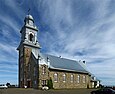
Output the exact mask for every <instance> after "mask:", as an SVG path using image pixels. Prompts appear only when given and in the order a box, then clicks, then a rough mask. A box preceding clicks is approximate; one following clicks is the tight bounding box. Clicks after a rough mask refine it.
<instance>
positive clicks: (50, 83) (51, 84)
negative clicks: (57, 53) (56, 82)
mask: <svg viewBox="0 0 115 94" xmlns="http://www.w3.org/2000/svg"><path fill="white" fill-rule="evenodd" d="M47 86H48V87H49V89H53V83H52V79H51V77H50V79H49V80H48V82H47Z"/></svg>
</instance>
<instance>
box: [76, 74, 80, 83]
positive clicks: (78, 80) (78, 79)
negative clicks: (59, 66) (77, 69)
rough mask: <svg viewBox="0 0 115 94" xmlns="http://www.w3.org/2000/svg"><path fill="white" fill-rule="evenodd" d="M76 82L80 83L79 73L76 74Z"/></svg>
mask: <svg viewBox="0 0 115 94" xmlns="http://www.w3.org/2000/svg"><path fill="white" fill-rule="evenodd" d="M77 83H80V75H78V76H77Z"/></svg>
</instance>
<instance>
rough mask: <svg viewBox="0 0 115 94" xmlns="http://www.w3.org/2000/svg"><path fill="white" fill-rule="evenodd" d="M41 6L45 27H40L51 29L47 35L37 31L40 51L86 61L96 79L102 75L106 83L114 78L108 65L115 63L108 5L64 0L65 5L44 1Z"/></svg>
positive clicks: (114, 22)
mask: <svg viewBox="0 0 115 94" xmlns="http://www.w3.org/2000/svg"><path fill="white" fill-rule="evenodd" d="M83 2H85V4H84V3H83ZM40 4H41V5H39V6H38V10H39V8H40V9H41V11H43V12H42V13H41V19H42V21H43V23H44V24H41V25H45V26H48V27H49V28H50V31H48V30H47V31H46V32H45V31H44V32H43V33H42V31H43V30H41V31H40V33H41V34H40V35H41V36H42V39H44V40H42V39H41V40H40V41H42V42H41V44H42V45H43V47H45V48H47V47H48V49H47V53H50V54H53V55H57V56H60V55H62V57H67V58H71V59H73V58H74V59H76V60H79V59H83V60H86V62H87V63H88V66H89V67H90V68H91V71H93V72H94V74H96V75H97V76H98V77H99V78H102V77H103V75H102V74H103V73H104V74H105V75H106V78H107V77H108V76H109V78H108V79H109V80H111V79H110V78H111V77H112V78H115V75H114V72H112V71H114V68H113V66H112V65H111V64H114V62H115V60H114V57H115V54H114V53H115V51H114V48H115V39H114V35H115V32H114V30H115V27H114V25H115V14H114V13H112V14H110V12H112V11H113V10H111V7H110V5H111V1H108V0H102V2H101V3H100V2H99V1H92V0H88V1H87V0H82V1H79V0H77V1H74V0H72V1H70V0H66V3H65V1H64V0H58V1H52V0H49V1H48V2H47V1H45V0H44V1H40ZM51 4H52V5H51ZM75 5H76V6H75ZM39 11H40V10H39ZM39 37H40V36H39ZM103 65H104V66H103ZM105 70H106V71H105ZM110 72H111V73H110ZM108 74H109V75H108ZM113 76H114V77H113ZM108 79H107V80H108ZM107 80H106V79H104V81H103V82H104V83H105V82H106V81H107ZM106 84H107V83H106Z"/></svg>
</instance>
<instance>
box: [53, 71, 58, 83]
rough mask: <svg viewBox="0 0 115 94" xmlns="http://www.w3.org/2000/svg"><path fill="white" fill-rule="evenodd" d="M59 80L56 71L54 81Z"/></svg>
mask: <svg viewBox="0 0 115 94" xmlns="http://www.w3.org/2000/svg"><path fill="white" fill-rule="evenodd" d="M57 81H58V74H57V73H55V74H54V82H57Z"/></svg>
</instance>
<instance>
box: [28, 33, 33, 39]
mask: <svg viewBox="0 0 115 94" xmlns="http://www.w3.org/2000/svg"><path fill="white" fill-rule="evenodd" d="M29 40H30V41H34V34H32V33H30V34H29Z"/></svg>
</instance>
